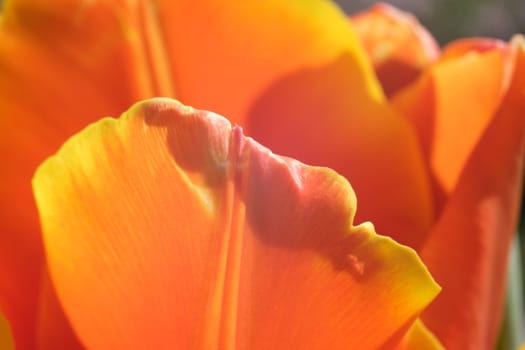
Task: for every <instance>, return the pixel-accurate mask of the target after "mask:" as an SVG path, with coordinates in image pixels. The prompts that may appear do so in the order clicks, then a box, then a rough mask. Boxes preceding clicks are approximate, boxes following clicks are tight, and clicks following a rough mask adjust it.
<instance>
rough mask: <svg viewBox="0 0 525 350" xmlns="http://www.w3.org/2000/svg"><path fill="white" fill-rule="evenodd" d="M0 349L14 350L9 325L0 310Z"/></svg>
mask: <svg viewBox="0 0 525 350" xmlns="http://www.w3.org/2000/svg"><path fill="white" fill-rule="evenodd" d="M0 349H3V350H14V349H15V344H14V342H13V335H12V334H11V327H9V322H7V320H6V319H5V317H4V315H2V313H1V312H0Z"/></svg>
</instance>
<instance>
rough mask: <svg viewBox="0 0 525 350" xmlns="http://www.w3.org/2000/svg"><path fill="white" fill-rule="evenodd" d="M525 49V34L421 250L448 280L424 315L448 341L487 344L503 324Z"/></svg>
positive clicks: (523, 137)
mask: <svg viewBox="0 0 525 350" xmlns="http://www.w3.org/2000/svg"><path fill="white" fill-rule="evenodd" d="M524 48H525V45H524V44H523V39H522V38H521V39H520V38H516V40H514V42H513V44H512V50H513V52H512V57H513V66H514V69H513V75H512V80H511V82H510V85H509V88H508V90H507V93H506V94H505V97H504V99H503V100H502V102H501V104H500V107H499V109H498V111H497V112H496V114H495V116H494V117H493V118H492V120H491V122H490V123H489V124H488V126H487V127H486V130H485V131H484V132H483V134H482V135H481V136H480V140H479V141H478V143H477V145H476V147H475V148H474V149H473V150H472V153H471V155H470V156H469V158H468V160H467V163H466V165H465V168H464V169H463V171H462V173H461V175H460V176H459V179H458V183H457V186H456V189H455V190H454V192H452V194H451V195H450V199H449V201H448V202H447V204H446V206H445V208H444V210H443V213H442V215H441V217H440V219H439V220H438V222H437V224H436V226H435V227H434V229H433V231H432V232H431V234H430V236H429V240H428V241H427V242H426V243H425V245H424V247H423V248H422V250H421V256H422V258H423V260H424V261H425V263H426V264H427V266H428V267H429V270H430V271H432V274H433V275H434V276H435V277H436V279H437V281H438V282H439V283H440V284H441V285H442V286H443V293H442V294H441V295H440V296H439V297H438V298H437V299H436V301H435V302H434V303H433V304H432V305H431V306H430V307H429V308H428V309H427V310H426V311H425V313H424V314H423V317H422V319H423V320H424V322H425V324H426V325H427V326H428V327H429V328H430V329H431V330H432V331H433V332H434V333H435V334H436V335H437V336H438V338H439V339H441V340H442V342H443V345H444V346H445V347H446V348H451V349H456V348H457V349H490V348H492V346H494V344H495V341H496V337H497V334H498V331H499V326H500V320H501V312H502V310H503V298H504V290H505V285H506V284H505V278H506V273H505V271H506V268H507V266H506V265H507V261H508V260H507V255H508V251H509V246H510V241H511V238H512V235H513V233H514V230H515V228H516V224H517V215H518V211H519V210H518V208H519V203H520V199H521V197H520V196H521V193H522V192H521V189H522V181H523V157H524V151H525V150H524V143H525V118H523V111H524V110H525V50H524ZM451 310H454V312H451Z"/></svg>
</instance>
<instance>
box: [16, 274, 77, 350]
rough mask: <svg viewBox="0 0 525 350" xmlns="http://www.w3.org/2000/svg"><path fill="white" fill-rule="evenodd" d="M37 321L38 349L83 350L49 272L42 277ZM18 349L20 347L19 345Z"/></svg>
mask: <svg viewBox="0 0 525 350" xmlns="http://www.w3.org/2000/svg"><path fill="white" fill-rule="evenodd" d="M38 301H39V305H38V307H39V309H38V316H37V323H36V343H37V346H36V348H37V349H67V350H76V349H78V350H81V349H84V346H82V344H80V341H79V340H78V338H77V337H76V335H75V334H74V332H73V331H72V329H71V325H70V323H69V320H68V319H67V318H66V316H65V314H64V311H63V309H62V306H61V305H60V302H59V301H58V298H57V295H56V292H55V290H54V288H53V285H52V283H51V280H50V278H49V274H47V273H46V275H45V276H44V278H43V279H42V286H41V288H40V298H39V300H38ZM17 349H18V347H17Z"/></svg>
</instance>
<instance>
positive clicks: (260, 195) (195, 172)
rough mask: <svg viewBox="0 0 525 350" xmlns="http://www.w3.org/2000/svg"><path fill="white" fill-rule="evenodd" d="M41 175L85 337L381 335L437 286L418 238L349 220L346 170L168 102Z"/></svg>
mask: <svg viewBox="0 0 525 350" xmlns="http://www.w3.org/2000/svg"><path fill="white" fill-rule="evenodd" d="M33 184H34V189H35V194H36V198H37V203H38V207H39V210H40V216H41V220H42V223H43V229H44V235H45V244H46V250H47V253H48V256H49V264H50V270H51V275H52V280H53V282H54V285H55V287H56V289H57V292H58V295H59V298H60V300H61V302H62V304H63V305H64V307H65V310H66V313H67V315H68V316H69V318H70V319H71V320H72V324H73V327H74V328H75V330H76V331H77V333H78V334H79V337H80V338H81V339H82V340H83V343H84V344H85V345H86V346H87V347H88V348H111V349H143V348H145V347H148V348H155V349H163V348H173V347H176V348H181V349H184V348H194V347H204V348H215V347H220V348H221V347H223V348H238V349H268V348H298V349H301V348H309V349H327V348H330V349H339V348H344V349H347V348H377V347H378V346H380V345H381V344H384V343H385V342H386V340H388V339H390V338H391V337H392V336H393V335H395V334H397V332H398V330H399V329H402V328H403V327H405V325H406V324H408V323H409V322H410V321H411V320H413V319H415V318H416V317H417V316H418V315H419V313H420V312H421V311H422V309H423V308H424V307H426V306H427V305H428V303H429V302H430V301H431V300H432V299H433V298H434V297H435V295H436V294H437V293H438V291H439V287H438V286H437V285H436V284H435V283H434V282H433V281H432V279H431V278H430V276H429V274H428V272H427V271H426V269H425V268H424V266H423V265H422V264H421V263H420V261H419V259H418V258H417V256H416V254H415V253H414V251H412V250H411V249H409V248H406V247H403V246H400V245H398V244H397V243H395V242H394V241H393V240H391V239H390V238H386V237H382V236H379V235H377V234H375V233H374V230H373V227H372V226H371V225H370V224H362V225H359V226H353V225H352V223H353V218H354V215H355V209H356V201H355V196H354V194H353V191H352V189H351V188H350V186H349V184H348V182H347V181H346V180H345V179H344V178H343V177H341V176H339V175H337V174H336V173H335V172H334V171H332V170H330V169H327V168H316V167H309V166H306V165H304V164H302V163H299V162H298V161H295V160H292V159H289V158H283V157H279V156H276V155H274V154H272V153H271V152H270V151H269V150H268V149H266V148H264V147H262V146H261V145H259V144H257V143H256V142H255V141H254V140H252V139H250V138H246V137H244V136H243V134H242V131H241V129H240V128H239V127H234V128H232V127H231V126H230V123H229V122H228V121H227V120H226V119H223V118H221V117H219V116H217V115H214V114H213V113H209V112H202V111H197V110H193V109H191V108H189V107H184V106H182V105H180V104H179V103H177V102H174V101H172V100H166V99H157V100H152V101H147V102H144V103H140V104H138V105H135V106H134V107H133V108H132V109H131V110H130V111H128V112H127V113H126V114H125V115H124V116H123V117H122V118H121V119H120V120H118V121H116V120H112V119H105V120H103V121H100V122H98V123H96V124H94V125H92V126H90V127H88V128H87V129H86V130H84V131H83V132H81V133H80V134H78V135H77V136H75V137H73V138H72V139H71V140H70V141H68V142H67V143H66V144H65V145H64V146H63V148H62V149H61V150H60V151H59V153H58V154H57V155H56V156H54V157H52V158H50V159H49V160H47V161H46V162H45V163H44V164H43V165H42V166H41V167H40V168H39V170H38V171H37V174H36V175H35V178H34V182H33ZM64 218H69V219H67V220H64ZM399 336H402V335H401V334H399Z"/></svg>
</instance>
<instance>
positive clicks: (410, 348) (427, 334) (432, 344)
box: [395, 319, 445, 350]
mask: <svg viewBox="0 0 525 350" xmlns="http://www.w3.org/2000/svg"><path fill="white" fill-rule="evenodd" d="M395 349H399V350H401V349H403V350H421V349H425V350H444V349H445V348H444V347H443V345H441V343H440V342H439V340H438V339H437V338H436V336H435V335H434V334H432V332H431V331H429V330H428V328H427V327H426V326H425V324H424V323H423V322H422V321H421V320H420V319H417V320H416V321H415V322H414V323H413V324H412V326H411V327H410V329H409V330H408V331H407V332H406V334H405V335H404V337H403V339H402V341H401V342H400V343H399V345H397V346H396V347H395Z"/></svg>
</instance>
